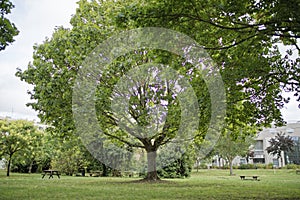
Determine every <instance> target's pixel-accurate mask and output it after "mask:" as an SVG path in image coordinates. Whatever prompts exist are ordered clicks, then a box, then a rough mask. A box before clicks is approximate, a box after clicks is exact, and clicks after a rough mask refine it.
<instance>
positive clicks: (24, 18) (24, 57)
mask: <svg viewBox="0 0 300 200" xmlns="http://www.w3.org/2000/svg"><path fill="white" fill-rule="evenodd" d="M12 2H13V4H14V5H15V8H14V9H13V10H12V14H10V15H9V18H10V20H11V21H12V22H14V23H15V25H16V26H17V28H18V30H19V31H20V33H19V35H18V36H17V37H15V40H16V41H15V42H14V43H13V44H12V45H10V46H9V47H7V48H6V50H4V51H0V69H1V70H0V116H2V117H5V116H9V117H13V118H24V119H37V117H36V113H35V111H33V110H32V109H30V108H28V107H26V106H25V104H26V103H27V102H29V101H30V99H29V95H28V94H27V90H30V89H31V88H32V87H30V86H29V85H27V84H26V83H24V82H21V81H20V80H19V79H18V78H17V77H15V73H16V68H21V69H23V70H24V69H26V68H27V64H28V62H30V61H32V52H33V48H32V47H33V45H34V44H35V43H38V44H40V43H42V42H43V41H44V40H45V37H51V35H52V33H53V31H54V28H55V27H56V26H61V25H63V26H64V27H70V25H69V21H70V19H71V16H72V14H75V11H76V8H77V4H76V2H77V0H12ZM299 111H300V110H299V109H298V103H297V102H295V101H293V102H291V103H290V104H288V105H287V106H286V108H284V109H283V110H282V113H283V116H284V119H285V120H287V121H288V122H295V121H298V120H300V114H299Z"/></svg>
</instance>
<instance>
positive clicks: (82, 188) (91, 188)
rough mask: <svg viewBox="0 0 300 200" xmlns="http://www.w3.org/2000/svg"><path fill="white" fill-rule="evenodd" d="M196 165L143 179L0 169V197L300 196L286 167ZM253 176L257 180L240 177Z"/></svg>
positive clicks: (186, 199) (185, 199)
mask: <svg viewBox="0 0 300 200" xmlns="http://www.w3.org/2000/svg"><path fill="white" fill-rule="evenodd" d="M234 173H235V176H229V175H228V174H229V172H228V170H217V169H211V170H199V171H198V172H196V171H195V172H193V173H192V175H191V177H190V178H186V179H164V180H163V181H161V182H158V183H145V182H140V181H138V180H139V179H138V178H108V177H70V176H62V177H61V179H58V178H57V177H54V178H53V179H48V178H45V179H42V178H41V174H18V173H12V174H11V176H10V177H6V176H5V172H4V171H0V199H1V200H5V199H22V200H23V199H97V200H98V199H113V200H118V199H122V200H126V199H130V200H133V199H134V200H138V199H141V200H147V199H149V200H150V199H180V200H193V199H274V200H275V199H276V200H280V199H300V174H296V172H295V170H287V169H280V170H279V169H277V170H272V169H269V170H268V169H257V170H235V171H234ZM240 175H258V176H259V178H260V181H253V180H244V181H242V180H241V179H240Z"/></svg>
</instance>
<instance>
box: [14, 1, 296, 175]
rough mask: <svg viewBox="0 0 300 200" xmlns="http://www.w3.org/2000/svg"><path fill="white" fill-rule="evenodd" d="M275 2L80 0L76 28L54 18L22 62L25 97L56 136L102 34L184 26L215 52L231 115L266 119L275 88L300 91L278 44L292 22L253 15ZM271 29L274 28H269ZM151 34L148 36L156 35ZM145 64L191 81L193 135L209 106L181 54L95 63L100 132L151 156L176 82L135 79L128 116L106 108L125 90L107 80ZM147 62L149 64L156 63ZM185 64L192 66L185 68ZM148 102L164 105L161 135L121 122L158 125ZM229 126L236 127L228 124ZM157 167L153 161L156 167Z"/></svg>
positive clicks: (174, 126) (165, 131)
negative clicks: (55, 23) (195, 110)
mask: <svg viewBox="0 0 300 200" xmlns="http://www.w3.org/2000/svg"><path fill="white" fill-rule="evenodd" d="M280 2H281V1H280ZM281 3H282V2H281ZM272 5H273V6H269V7H268V6H267V4H265V3H264V1H261V2H260V3H256V2H255V1H253V2H246V1H237V0H236V1H228V2H227V1H222V2H221V3H220V2H219V1H209V2H207V1H135V0H130V1H118V2H115V1H96V0H94V1H85V0H81V1H80V2H79V8H78V9H77V11H76V14H75V15H74V16H73V17H72V19H71V24H72V26H73V27H72V28H71V29H65V28H63V27H59V28H57V29H56V31H55V33H54V34H53V35H52V37H51V38H50V39H46V41H44V43H43V44H40V45H36V46H35V47H34V55H33V57H34V61H33V63H30V64H29V65H28V69H27V70H25V71H18V72H17V76H18V77H20V79H21V80H24V81H26V82H27V83H29V84H33V85H34V89H33V91H30V92H29V94H30V95H31V98H32V99H35V100H36V102H33V103H30V104H29V105H30V106H32V107H33V108H34V109H35V110H37V111H38V112H39V117H40V118H41V120H42V121H43V122H46V123H48V124H50V125H52V127H53V128H54V129H55V131H56V132H57V133H59V134H60V135H61V136H62V137H68V135H69V134H72V133H73V130H74V129H75V126H74V121H73V116H72V95H73V91H72V90H73V86H74V82H75V78H76V75H77V73H78V71H79V70H80V69H81V64H82V62H83V61H84V59H85V58H86V57H87V56H88V54H89V52H91V51H92V50H93V49H94V48H95V47H96V46H97V45H98V44H99V43H101V42H103V41H105V40H106V39H107V38H108V37H109V36H111V35H113V34H115V33H118V32H120V31H122V30H127V29H132V28H136V27H146V26H160V27H165V28H170V29H173V30H176V31H180V32H182V33H185V34H187V35H189V36H190V37H192V38H193V39H195V40H196V41H197V42H198V43H199V44H200V45H202V46H203V47H204V48H205V49H207V51H208V52H209V54H210V56H211V57H212V58H213V59H214V60H215V61H216V63H217V64H218V66H219V70H220V72H221V74H222V78H223V81H224V83H225V88H226V97H227V109H228V112H227V117H226V121H227V122H228V123H230V122H235V121H236V120H235V117H236V114H237V113H238V114H239V119H240V121H241V122H243V123H246V124H248V125H251V124H255V125H260V124H263V125H268V124H270V123H271V122H273V121H275V122H277V123H282V119H281V114H280V110H279V109H280V108H281V107H282V106H283V104H284V101H285V99H284V98H283V97H282V95H281V93H282V88H283V89H286V90H290V91H297V90H298V88H297V87H298V84H299V78H298V77H299V76H298V74H299V67H297V62H295V61H292V60H291V59H290V57H289V56H287V57H285V58H282V57H281V55H280V53H279V50H278V47H277V46H276V44H277V42H278V41H280V40H281V39H282V38H284V37H283V34H287V33H291V32H290V31H285V28H284V27H286V28H287V29H288V28H289V27H296V26H291V23H282V24H281V25H280V26H279V25H278V23H280V21H281V20H277V21H276V23H275V22H274V23H271V22H268V23H266V24H265V25H263V24H262V22H263V21H258V20H259V19H264V20H267V19H268V20H269V19H270V18H273V16H274V15H275V14H274V13H277V12H275V11H276V9H277V8H279V7H278V5H277V3H274V4H272ZM259 8H264V9H259ZM285 8H286V9H288V7H285ZM274 9H275V10H274ZM278 12H279V11H278ZM259 16H263V17H262V18H260V17H259ZM279 16H281V15H279ZM295 17H297V16H291V17H289V18H286V16H282V18H284V19H285V18H286V19H287V20H290V19H291V20H292V21H293V22H295V23H296V25H297V20H294V18H295ZM253 24H254V25H253ZM272 28H273V29H276V28H278V30H274V31H273V32H267V31H266V30H268V31H269V30H271V29H272ZM279 29H280V30H281V31H282V32H280V30H279ZM264 30H265V31H264ZM270 33H274V34H272V35H270ZM297 34H298V32H297V31H293V33H292V34H290V35H289V36H287V37H286V38H287V39H282V40H283V41H284V42H287V41H289V42H290V43H292V42H293V44H294V45H295V40H294V39H295V38H297V37H298V35H297ZM277 35H278V36H277ZM155 39H156V38H153V42H155ZM295 46H296V45H295ZM289 53H291V52H289ZM147 63H162V64H165V65H168V66H170V67H171V68H172V69H174V70H175V71H177V72H178V73H179V74H180V75H182V76H183V77H188V80H191V85H192V87H193V89H194V91H195V93H196V96H197V101H198V103H199V105H200V106H199V112H200V114H199V127H200V128H199V130H198V132H197V136H196V138H195V139H196V140H198V141H203V138H204V137H205V135H206V133H207V130H208V127H209V121H210V117H211V111H210V108H212V106H215V105H211V102H210V95H212V94H209V92H208V89H207V87H206V86H205V84H204V81H203V79H201V78H199V77H201V75H202V74H201V72H199V71H192V70H193V69H195V68H194V67H193V66H192V65H190V64H189V63H188V62H186V61H184V59H183V58H180V56H176V55H173V54H172V53H170V52H164V51H155V50H149V49H139V50H138V51H135V52H133V51H132V52H130V53H128V54H127V55H123V56H120V57H118V58H117V59H116V60H115V61H114V62H113V63H111V65H110V66H109V67H108V68H106V71H105V72H101V79H99V80H97V83H98V86H97V90H96V93H95V95H96V99H97V101H96V104H95V105H96V109H97V117H98V119H99V124H100V125H101V127H102V130H103V133H104V135H105V138H109V139H110V140H111V141H112V142H113V143H115V144H117V145H119V146H122V145H124V146H125V147H126V148H127V147H138V148H144V149H146V150H147V151H148V152H154V153H153V154H149V155H153V156H154V157H155V155H156V154H155V153H156V151H157V150H158V148H160V147H161V146H164V145H165V144H167V143H168V142H169V141H171V139H172V138H174V137H175V135H176V134H177V132H176V131H177V130H178V126H179V124H178V122H179V120H178V117H179V116H180V109H179V103H178V99H177V97H176V94H174V92H173V93H172V92H170V90H169V86H170V85H172V84H173V85H174V82H173V83H172V80H170V79H169V80H168V81H163V78H162V76H156V77H155V76H154V77H152V80H155V81H157V82H159V83H160V84H158V85H155V84H153V82H151V81H150V82H143V81H142V80H136V83H137V86H136V87H135V89H134V90H133V91H131V94H130V95H131V96H132V98H128V97H126V98H127V100H128V101H129V102H130V105H131V106H130V107H129V111H130V116H129V117H128V116H125V117H123V118H120V113H119V114H117V115H116V110H115V113H114V112H111V111H110V110H109V109H108V108H109V106H110V104H111V99H112V98H111V97H112V95H115V97H117V96H118V95H119V96H122V95H123V96H126V95H128V94H122V93H119V94H117V93H116V90H115V87H114V85H115V84H116V83H118V82H119V81H120V80H121V79H120V77H122V76H123V75H125V74H126V73H129V72H130V71H131V70H132V69H134V67H137V66H138V65H143V64H147ZM183 63H184V64H183ZM148 70H150V71H151V70H152V72H153V71H155V70H157V69H155V68H149V69H148ZM190 72H193V73H192V74H189V73H190ZM152 74H155V73H152ZM189 76H190V77H189ZM99 77H100V74H99ZM131 84H135V83H134V82H132V83H131ZM126 98H125V99H126ZM162 99H163V100H164V101H162ZM165 102H167V104H165ZM237 103H240V104H242V109H237V108H236V104H237ZM155 106H156V107H157V108H163V109H165V110H167V109H168V110H169V114H168V116H166V117H165V118H164V119H165V120H166V123H165V124H164V125H166V126H162V127H160V128H161V129H160V130H161V131H160V132H159V134H154V135H149V134H148V135H147V136H148V137H144V136H143V135H142V136H143V137H141V135H140V134H141V132H138V133H136V130H134V131H132V130H130V129H131V128H132V127H130V126H129V125H128V124H126V123H124V122H125V121H127V122H132V121H131V120H134V121H135V123H136V124H138V125H140V126H141V127H147V126H149V127H151V126H154V125H155V124H160V122H161V121H160V120H162V119H163V117H160V118H153V115H152V116H150V117H148V116H149V115H151V113H149V109H148V108H149V107H150V108H151V107H152V108H155ZM120 108H122V106H121V104H120ZM122 109H123V108H122ZM122 109H121V110H122ZM150 110H151V109H150ZM171 114H172V115H171ZM82 116H84V115H82ZM161 116H164V115H163V114H162V115H161ZM151 117H152V119H151ZM128 119H129V120H128ZM149 120H150V121H151V123H150V124H149ZM120 121H121V122H122V123H123V130H120V129H118V128H117V126H118V123H119V122H120ZM195 121H196V120H195ZM87 125H88V124H87ZM124 129H125V130H126V131H124ZM234 134H237V135H238V134H241V133H240V132H234ZM149 161H150V160H149ZM152 162H153V163H152V165H155V162H154V160H152ZM154 167H155V166H152V168H153V169H154V170H155V168H154ZM149 178H152V179H157V175H156V174H155V173H152V174H151V173H149Z"/></svg>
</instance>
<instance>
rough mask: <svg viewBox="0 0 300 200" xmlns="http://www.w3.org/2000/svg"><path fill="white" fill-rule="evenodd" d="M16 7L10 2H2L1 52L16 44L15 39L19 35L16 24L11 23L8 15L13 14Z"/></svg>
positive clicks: (6, 0)
mask: <svg viewBox="0 0 300 200" xmlns="http://www.w3.org/2000/svg"><path fill="white" fill-rule="evenodd" d="M13 8H14V5H13V4H12V3H11V2H10V1H9V0H1V2H0V51H1V50H4V49H5V48H6V47H7V46H8V45H9V44H11V43H12V42H14V37H15V36H16V35H18V34H19V31H18V29H17V28H16V26H15V24H14V23H11V22H10V21H9V19H7V18H6V15H7V14H9V13H11V9H13Z"/></svg>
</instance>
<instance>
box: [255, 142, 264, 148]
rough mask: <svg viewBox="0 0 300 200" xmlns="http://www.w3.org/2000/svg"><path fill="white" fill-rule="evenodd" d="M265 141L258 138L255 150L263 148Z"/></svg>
mask: <svg viewBox="0 0 300 200" xmlns="http://www.w3.org/2000/svg"><path fill="white" fill-rule="evenodd" d="M263 144H264V143H263V141H262V140H256V144H255V150H263V149H264V145H263Z"/></svg>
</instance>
